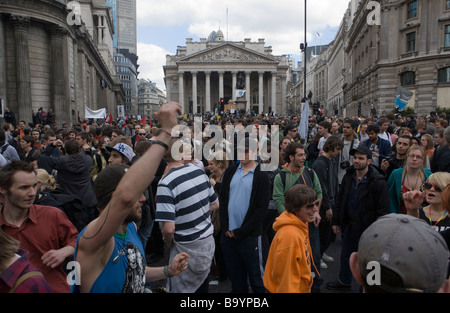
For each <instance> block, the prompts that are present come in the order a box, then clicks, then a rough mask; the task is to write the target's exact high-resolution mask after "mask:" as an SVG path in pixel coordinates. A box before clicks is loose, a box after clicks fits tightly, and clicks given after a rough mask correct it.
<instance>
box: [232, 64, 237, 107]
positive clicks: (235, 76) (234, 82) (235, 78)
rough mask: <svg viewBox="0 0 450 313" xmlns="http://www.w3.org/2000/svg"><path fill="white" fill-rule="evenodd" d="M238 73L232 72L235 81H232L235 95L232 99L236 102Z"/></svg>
mask: <svg viewBox="0 0 450 313" xmlns="http://www.w3.org/2000/svg"><path fill="white" fill-rule="evenodd" d="M237 73H238V72H237V71H233V72H231V74H232V76H233V81H232V84H233V85H232V86H233V94H232V95H231V99H232V100H233V101H236V83H237Z"/></svg>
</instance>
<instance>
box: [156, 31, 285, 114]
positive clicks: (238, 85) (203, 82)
mask: <svg viewBox="0 0 450 313" xmlns="http://www.w3.org/2000/svg"><path fill="white" fill-rule="evenodd" d="M288 69H289V62H288V59H287V57H286V56H284V55H283V56H274V55H272V48H271V47H270V46H269V47H267V46H265V42H264V39H259V40H258V41H257V42H252V41H251V39H245V41H244V42H230V41H225V40H224V36H223V33H222V31H220V30H219V31H218V32H217V33H216V32H213V33H211V35H210V36H209V38H208V39H206V38H202V39H200V42H193V41H192V39H190V38H188V39H187V41H186V46H178V48H177V53H176V55H167V57H166V65H165V66H164V75H165V83H166V94H167V100H168V101H170V100H173V101H178V102H179V103H180V104H181V105H182V107H183V111H184V113H207V112H212V113H214V112H215V110H216V109H217V111H218V112H220V111H222V110H224V107H222V106H221V103H220V100H221V99H223V100H224V103H225V104H228V103H230V102H231V103H233V104H235V106H236V107H235V108H236V109H237V110H245V111H246V112H252V111H253V112H255V113H257V114H258V113H268V112H269V111H270V110H271V111H273V112H275V113H281V112H286V110H287V106H286V89H287V88H286V80H287V73H288ZM239 90H245V93H244V94H243V95H242V94H238V92H239Z"/></svg>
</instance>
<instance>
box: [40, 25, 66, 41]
mask: <svg viewBox="0 0 450 313" xmlns="http://www.w3.org/2000/svg"><path fill="white" fill-rule="evenodd" d="M45 29H46V30H47V32H48V33H49V34H50V35H51V36H55V37H61V38H62V37H64V36H65V35H67V34H69V31H68V30H67V29H66V28H65V27H63V26H61V25H58V24H49V25H47V27H46V28H45Z"/></svg>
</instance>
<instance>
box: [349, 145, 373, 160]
mask: <svg viewBox="0 0 450 313" xmlns="http://www.w3.org/2000/svg"><path fill="white" fill-rule="evenodd" d="M355 152H359V153H362V154H366V155H367V156H368V157H369V159H371V158H372V150H370V149H369V147H367V146H365V145H363V144H360V145H359V146H358V147H357V148H356V149H352V150H350V155H355Z"/></svg>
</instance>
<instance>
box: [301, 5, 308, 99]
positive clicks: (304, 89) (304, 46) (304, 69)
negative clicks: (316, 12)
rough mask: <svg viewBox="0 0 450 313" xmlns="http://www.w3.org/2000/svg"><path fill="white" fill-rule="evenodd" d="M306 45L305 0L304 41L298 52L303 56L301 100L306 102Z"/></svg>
mask: <svg viewBox="0 0 450 313" xmlns="http://www.w3.org/2000/svg"><path fill="white" fill-rule="evenodd" d="M307 46H308V43H307V42H306V0H305V41H304V43H301V44H300V50H301V51H302V52H303V53H304V55H303V92H304V95H305V97H304V98H303V99H304V100H305V102H306V99H307V96H306V47H307Z"/></svg>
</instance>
